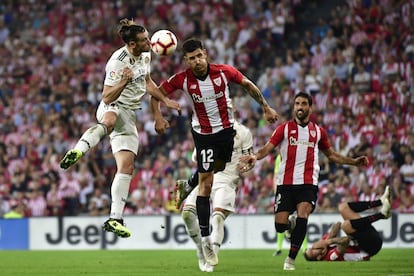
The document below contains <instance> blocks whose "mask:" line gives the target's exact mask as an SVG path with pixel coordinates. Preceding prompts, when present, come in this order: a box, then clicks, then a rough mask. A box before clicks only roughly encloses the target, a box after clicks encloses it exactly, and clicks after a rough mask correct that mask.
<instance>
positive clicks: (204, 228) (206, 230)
mask: <svg viewBox="0 0 414 276" xmlns="http://www.w3.org/2000/svg"><path fill="white" fill-rule="evenodd" d="M196 207H197V216H198V224H199V225H200V231H201V236H202V237H206V236H209V235H210V197H209V196H197V200H196Z"/></svg>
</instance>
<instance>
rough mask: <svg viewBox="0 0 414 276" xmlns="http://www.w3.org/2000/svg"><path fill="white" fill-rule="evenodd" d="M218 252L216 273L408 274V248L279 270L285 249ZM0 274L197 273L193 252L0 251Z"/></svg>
mask: <svg viewBox="0 0 414 276" xmlns="http://www.w3.org/2000/svg"><path fill="white" fill-rule="evenodd" d="M272 253H273V251H272V250H221V251H220V263H219V265H218V266H217V267H216V269H215V271H214V274H219V275H226V276H227V275H252V276H259V275H306V276H311V275H335V276H338V275H347V276H359V275H364V276H365V275H373V276H374V275H375V276H377V275H390V276H391V275H392V276H397V275H401V276H402V275H404V276H406V275H413V276H414V262H413V260H414V248H413V249H383V250H382V251H381V252H380V253H379V254H378V255H377V256H375V257H374V258H372V260H371V261H369V262H337V263H333V262H306V261H305V260H304V259H303V257H302V256H298V258H297V260H296V270H295V271H283V269H282V266H283V261H284V258H285V257H286V254H287V250H284V251H283V254H282V255H281V256H277V257H273V256H272ZM0 271H1V275H59V276H60V275H122V276H128V275H149V276H157V275H168V276H174V275H179V276H186V275H202V274H206V273H205V272H200V271H199V270H198V264H197V258H196V254H195V250H128V251H127V250H90V251H0Z"/></svg>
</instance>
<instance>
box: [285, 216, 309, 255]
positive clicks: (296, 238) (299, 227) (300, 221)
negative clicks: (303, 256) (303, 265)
mask: <svg viewBox="0 0 414 276" xmlns="http://www.w3.org/2000/svg"><path fill="white" fill-rule="evenodd" d="M307 226H308V220H307V219H305V218H299V217H298V218H296V226H295V229H294V230H293V232H292V237H291V241H290V250H289V257H290V258H292V259H296V256H297V255H298V252H299V250H300V247H301V246H302V243H303V240H304V239H305V236H306V231H307Z"/></svg>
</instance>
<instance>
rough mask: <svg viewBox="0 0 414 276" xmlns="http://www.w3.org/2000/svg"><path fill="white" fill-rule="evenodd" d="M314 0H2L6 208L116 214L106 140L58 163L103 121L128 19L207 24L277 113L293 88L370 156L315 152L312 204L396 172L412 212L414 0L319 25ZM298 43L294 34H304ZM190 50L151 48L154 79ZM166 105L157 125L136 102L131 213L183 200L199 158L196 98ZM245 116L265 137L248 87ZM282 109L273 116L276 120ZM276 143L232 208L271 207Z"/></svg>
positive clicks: (350, 145) (374, 6)
mask: <svg viewBox="0 0 414 276" xmlns="http://www.w3.org/2000/svg"><path fill="white" fill-rule="evenodd" d="M316 2H317V1H303V0H279V1H249V0H240V1H232V0H187V1H170V0H158V1H153V0H145V1H144V0H129V1H126V0H119V1H110V0H100V1H98V0H91V1H82V0H73V1H69V0H46V1H40V0H3V1H1V3H0V53H1V56H2V57H3V58H2V59H0V111H1V114H2V116H0V217H1V216H3V215H4V214H6V213H10V212H14V213H19V214H21V215H22V216H26V217H30V216H60V215H67V216H74V215H84V214H89V215H108V213H109V204H110V196H109V186H110V180H111V179H112V178H113V175H114V173H115V164H114V160H113V158H112V154H111V151H110V148H109V143H108V140H107V139H104V140H102V142H101V143H100V144H99V145H98V146H97V147H96V148H94V149H93V150H91V151H90V152H88V154H87V155H86V156H85V157H84V158H82V159H81V161H80V162H79V163H78V164H77V165H75V166H74V167H73V168H70V169H69V170H67V171H64V170H62V169H60V168H59V161H60V159H61V158H62V157H63V155H64V153H65V152H66V151H67V150H68V149H70V148H72V147H73V146H74V144H75V142H76V141H77V140H78V138H79V137H80V136H81V134H82V133H83V131H84V130H86V129H87V128H88V127H90V126H92V125H93V124H94V123H95V120H96V119H95V110H96V106H97V104H98V102H99V100H100V94H101V91H102V83H103V77H104V65H105V63H106V61H107V58H109V56H110V54H111V53H112V51H113V50H115V49H117V48H119V47H120V46H121V45H123V43H122V41H121V40H120V38H119V37H118V36H117V34H116V30H117V25H118V22H119V20H120V19H122V18H125V17H126V18H132V19H134V20H135V21H136V22H137V23H140V24H143V25H144V26H146V27H147V29H148V30H149V31H150V33H152V32H154V31H156V30H159V29H170V30H172V31H173V32H174V33H175V34H176V35H177V37H178V39H179V41H183V40H184V39H186V38H188V37H190V36H197V37H201V38H202V39H203V40H204V41H205V44H206V47H207V49H208V53H209V56H210V58H211V61H212V62H215V63H228V64H231V65H234V66H235V67H237V68H238V69H240V70H241V71H242V72H243V73H244V74H245V75H246V76H248V77H249V78H251V79H252V80H254V81H255V82H256V83H257V85H258V86H259V87H260V89H261V91H262V92H263V94H264V95H265V97H266V99H267V100H268V102H269V103H270V104H271V105H272V107H274V108H275V109H276V110H277V111H278V112H279V113H280V114H281V115H282V118H281V120H280V122H281V121H284V120H288V119H290V118H291V116H292V109H291V107H292V96H293V95H294V94H295V93H296V92H297V91H299V90H302V91H303V90H304V91H307V92H308V93H311V94H312V95H313V98H314V108H313V118H312V119H313V120H314V121H316V122H318V123H319V124H320V125H321V126H323V127H324V128H325V129H326V130H327V131H328V134H329V137H330V141H331V143H332V145H333V147H334V148H335V149H336V150H337V151H339V152H341V153H342V154H345V155H350V156H358V155H362V154H364V155H367V156H369V158H370V161H371V162H370V165H369V166H368V167H366V168H363V169H358V168H354V167H348V166H335V165H334V164H332V163H329V161H328V160H327V159H326V158H323V157H322V158H321V159H320V160H321V164H320V166H321V177H320V181H321V182H320V184H319V187H320V189H319V193H320V195H319V202H318V205H317V209H316V211H317V212H336V211H337V206H338V203H339V202H342V201H344V200H358V199H359V200H367V199H375V198H378V197H379V196H380V195H381V194H382V192H383V190H384V187H385V185H390V186H391V190H392V196H393V204H392V208H393V210H394V211H395V212H411V213H413V212H414V70H413V65H414V2H413V1H409V0H407V1H392V0H348V1H337V2H338V6H337V7H336V8H334V9H332V10H329V11H328V13H326V14H324V15H323V16H320V17H317V18H314V20H315V24H313V25H309V26H300V25H299V24H298V22H299V20H298V18H299V17H300V16H301V15H303V14H305V12H306V9H308V8H313V9H315V5H316ZM302 30H303V35H302V33H301V34H300V35H298V36H297V37H298V38H297V39H296V41H295V43H294V44H289V43H287V41H288V38H289V37H290V36H291V35H293V34H295V33H296V34H297V32H299V31H302ZM182 66H183V64H182V55H181V53H180V50H179V49H178V50H177V51H176V53H175V54H174V55H173V56H169V57H156V56H154V58H153V61H152V77H153V79H154V80H155V81H156V82H157V83H160V82H161V81H162V80H164V79H166V78H168V77H169V76H171V75H172V74H173V73H174V72H176V71H177V70H178V69H181V68H182ZM174 97H175V98H176V100H178V101H180V103H181V104H182V106H183V113H182V114H181V116H179V115H178V114H176V113H174V111H172V112H171V111H168V110H164V111H163V112H164V113H165V115H166V116H167V117H168V118H169V121H170V124H171V128H170V129H169V132H168V133H167V134H165V135H163V136H159V135H157V134H156V133H155V130H154V121H153V118H152V116H151V112H150V110H149V106H148V101H147V98H146V99H145V102H144V104H143V106H142V109H141V110H140V111H139V112H137V118H138V123H137V128H138V131H139V135H140V146H139V154H138V157H137V159H136V173H135V174H134V177H133V180H132V182H131V187H130V197H129V199H128V203H127V208H126V211H125V213H126V214H127V215H133V214H167V213H170V212H177V210H175V207H174V202H173V198H172V191H173V190H174V187H175V180H176V179H186V178H188V177H189V176H190V174H191V173H192V172H193V171H194V170H195V164H193V163H192V162H191V161H190V160H191V158H190V156H191V153H192V150H193V147H194V144H193V141H192V137H191V134H190V132H189V130H190V128H189V115H190V114H189V113H190V110H191V109H190V107H189V103H188V102H187V100H186V98H185V95H183V93H176V94H175V95H174ZM233 98H234V104H235V107H236V111H237V117H238V118H239V120H240V121H241V122H243V123H244V124H245V125H247V126H248V127H249V128H250V129H251V130H252V131H253V135H254V144H255V148H256V149H257V148H258V147H259V146H261V145H263V144H264V143H265V142H266V141H267V139H268V138H269V137H270V135H271V133H272V132H273V130H274V129H275V127H276V126H277V124H278V123H277V124H275V125H269V124H267V123H266V122H265V121H264V120H263V118H262V114H261V113H260V108H259V106H257V105H256V104H255V103H254V101H253V100H252V99H250V97H249V96H248V95H247V93H246V92H244V91H242V90H240V89H237V88H235V89H234V90H233ZM280 122H279V123H280ZM276 154H277V152H275V154H274V155H273V156H269V157H268V158H266V159H264V160H261V161H260V162H259V163H258V164H257V165H256V167H255V168H254V170H252V171H251V172H248V173H245V174H244V175H243V176H242V178H241V180H240V185H239V190H238V194H237V213H240V214H256V213H272V212H273V200H274V199H273V171H274V169H273V168H274V158H275V156H276Z"/></svg>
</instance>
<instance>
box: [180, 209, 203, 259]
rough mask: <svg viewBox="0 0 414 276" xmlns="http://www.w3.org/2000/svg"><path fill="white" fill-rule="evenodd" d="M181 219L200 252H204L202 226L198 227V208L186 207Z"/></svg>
mask: <svg viewBox="0 0 414 276" xmlns="http://www.w3.org/2000/svg"><path fill="white" fill-rule="evenodd" d="M181 217H182V218H183V220H184V224H185V229H186V230H187V233H188V235H189V236H190V238H191V239H192V240H193V242H194V243H195V245H196V246H197V249H198V250H199V252H202V248H201V234H200V226H199V225H198V218H197V210H196V207H195V206H184V208H183V211H182V212H181Z"/></svg>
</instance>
